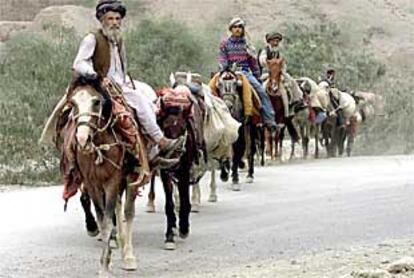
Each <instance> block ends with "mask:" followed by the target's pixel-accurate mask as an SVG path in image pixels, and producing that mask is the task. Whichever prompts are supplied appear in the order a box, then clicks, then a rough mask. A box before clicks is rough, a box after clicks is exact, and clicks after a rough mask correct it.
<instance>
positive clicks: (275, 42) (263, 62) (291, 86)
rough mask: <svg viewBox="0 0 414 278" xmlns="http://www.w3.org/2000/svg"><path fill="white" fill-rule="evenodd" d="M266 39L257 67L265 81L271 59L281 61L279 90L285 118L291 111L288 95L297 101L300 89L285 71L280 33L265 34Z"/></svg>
mask: <svg viewBox="0 0 414 278" xmlns="http://www.w3.org/2000/svg"><path fill="white" fill-rule="evenodd" d="M265 39H266V43H267V45H266V47H265V48H264V49H262V50H261V51H260V52H259V65H260V67H261V68H262V76H261V79H262V80H265V79H266V78H267V76H268V72H269V69H268V63H269V62H271V60H273V59H283V60H284V63H283V68H282V78H281V80H282V82H281V84H280V87H279V90H280V92H281V95H282V100H283V106H284V110H285V117H286V118H287V117H289V116H291V114H292V113H291V111H290V109H289V105H290V101H289V96H288V93H290V99H291V100H298V99H300V96H301V93H300V88H299V86H298V85H297V83H296V81H295V80H294V79H293V78H292V76H290V74H289V73H288V72H287V71H286V69H287V66H286V60H285V57H283V55H282V53H281V51H280V43H281V42H282V40H283V36H282V34H281V33H279V32H276V31H273V32H270V33H267V34H266V36H265Z"/></svg>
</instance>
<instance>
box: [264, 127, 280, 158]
mask: <svg viewBox="0 0 414 278" xmlns="http://www.w3.org/2000/svg"><path fill="white" fill-rule="evenodd" d="M266 140H267V144H268V145H269V150H268V155H269V156H270V159H271V160H275V159H276V158H277V142H278V138H277V132H276V135H275V136H274V137H273V136H272V135H271V133H270V131H269V132H266ZM273 144H274V145H273Z"/></svg>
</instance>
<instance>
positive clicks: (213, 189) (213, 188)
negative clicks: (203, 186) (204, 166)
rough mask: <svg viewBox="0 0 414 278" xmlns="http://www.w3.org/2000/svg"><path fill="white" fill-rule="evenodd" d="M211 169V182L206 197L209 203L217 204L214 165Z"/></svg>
mask: <svg viewBox="0 0 414 278" xmlns="http://www.w3.org/2000/svg"><path fill="white" fill-rule="evenodd" d="M211 164H213V165H212V167H211V181H210V196H209V197H208V201H209V202H213V203H214V202H217V184H216V169H215V167H214V163H211Z"/></svg>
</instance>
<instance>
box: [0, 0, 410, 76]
mask: <svg viewBox="0 0 414 278" xmlns="http://www.w3.org/2000/svg"><path fill="white" fill-rule="evenodd" d="M94 2H96V1H95V0H0V41H5V40H7V39H8V38H9V36H10V34H12V32H13V31H15V30H21V29H25V28H27V27H28V26H30V25H31V24H32V23H31V21H33V20H35V21H36V18H37V20H38V21H39V20H40V19H39V17H36V14H38V13H39V12H41V10H42V9H43V8H45V7H47V6H52V5H67V4H72V5H81V4H82V5H84V6H87V7H91V6H93V5H94ZM125 2H126V3H127V5H128V7H129V8H130V14H133V15H135V16H136V15H139V18H141V17H142V15H145V16H148V17H151V18H154V17H157V18H161V17H162V18H171V19H174V20H177V21H181V22H184V23H185V24H188V25H190V26H192V27H193V28H196V29H197V30H200V32H203V31H205V30H207V29H211V30H214V31H216V32H217V35H218V36H223V35H225V34H226V23H227V21H228V20H229V19H230V18H231V17H232V16H234V15H240V16H242V17H244V18H245V19H246V21H247V22H248V25H249V30H250V34H251V36H252V37H253V38H254V39H256V40H260V39H262V37H263V34H264V33H265V32H266V31H267V30H271V29H277V28H280V29H281V30H282V32H283V27H282V26H283V25H284V24H291V23H302V24H306V25H311V24H319V23H326V22H333V23H336V24H338V25H339V26H340V28H341V29H342V30H343V33H344V34H345V36H346V37H347V38H348V39H347V43H346V45H344V47H348V48H349V49H350V51H352V49H353V48H367V49H370V50H372V51H373V52H374V53H375V54H376V55H377V56H378V57H379V58H381V59H382V60H383V61H385V62H386V63H387V64H388V65H390V66H392V67H393V68H399V69H402V71H405V72H407V71H408V72H414V67H413V66H412V58H413V57H414V31H413V28H412V25H413V23H414V3H413V0H347V1H340V0H315V1H308V0H277V1H276V0H261V1H256V0H232V1H223V0H125ZM66 9H72V10H70V13H68V12H67V11H66ZM52 11H53V12H51V10H49V13H45V12H44V11H43V12H42V16H41V20H40V21H41V22H43V21H44V20H46V21H47V17H48V16H50V18H51V19H52V21H57V22H59V23H60V24H69V25H71V23H70V22H71V21H72V26H76V24H74V21H75V22H77V20H79V16H78V15H77V16H74V15H73V12H75V10H74V8H73V7H72V8H64V9H58V10H56V9H52ZM65 12H66V14H67V16H64V17H62V16H60V17H59V16H57V15H56V13H62V14H64V13H65ZM79 12H80V15H82V16H85V15H86V14H88V12H87V11H86V8H85V9H82V11H80V10H79ZM89 12H90V14H91V15H92V14H93V10H90V11H89ZM56 18H57V19H56ZM62 18H63V19H62ZM75 19H76V20H75ZM62 22H63V23H62ZM89 22H90V21H89ZM88 24H89V25H87V26H90V24H92V23H88ZM77 25H79V24H77ZM78 29H82V30H85V29H86V27H85V26H84V25H82V27H81V28H79V27H78ZM82 30H79V31H80V32H81V31H82Z"/></svg>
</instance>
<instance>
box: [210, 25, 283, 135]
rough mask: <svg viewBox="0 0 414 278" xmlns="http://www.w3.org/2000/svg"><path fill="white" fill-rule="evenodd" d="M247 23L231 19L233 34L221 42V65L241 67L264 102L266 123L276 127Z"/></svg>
mask: <svg viewBox="0 0 414 278" xmlns="http://www.w3.org/2000/svg"><path fill="white" fill-rule="evenodd" d="M245 25H246V24H245V22H244V21H243V20H242V19H241V18H239V17H236V18H233V19H232V20H231V21H230V23H229V25H228V29H229V31H230V32H231V35H230V37H228V38H226V39H225V40H223V41H222V42H221V44H220V52H219V57H218V62H219V67H220V68H221V69H226V68H231V67H232V66H233V65H236V66H237V67H241V70H242V72H243V74H244V75H245V76H246V78H247V79H248V81H249V83H250V85H251V86H252V87H253V88H254V89H255V91H256V92H257V94H258V95H259V97H260V100H261V103H262V110H261V111H260V112H261V116H262V120H263V122H264V124H265V125H266V126H268V127H270V128H271V129H275V128H276V122H275V112H274V110H273V107H272V104H271V102H270V99H269V96H268V95H267V93H266V91H265V89H264V87H263V86H262V84H261V83H260V82H259V80H258V79H259V77H260V70H259V65H258V63H257V59H256V54H255V49H254V47H253V46H252V45H251V44H250V43H249V41H248V40H247V38H246V31H245Z"/></svg>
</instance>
